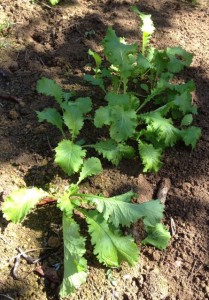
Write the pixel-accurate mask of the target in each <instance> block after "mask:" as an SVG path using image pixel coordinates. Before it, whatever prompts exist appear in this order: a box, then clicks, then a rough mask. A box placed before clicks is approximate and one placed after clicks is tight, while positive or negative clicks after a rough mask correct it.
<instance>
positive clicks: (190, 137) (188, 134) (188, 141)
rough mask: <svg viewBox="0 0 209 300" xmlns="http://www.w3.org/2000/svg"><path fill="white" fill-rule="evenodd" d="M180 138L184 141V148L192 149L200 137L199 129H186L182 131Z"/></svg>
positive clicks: (193, 127)
mask: <svg viewBox="0 0 209 300" xmlns="http://www.w3.org/2000/svg"><path fill="white" fill-rule="evenodd" d="M180 134H181V138H182V140H183V141H184V143H185V145H186V146H189V145H190V146H192V149H194V148H195V146H196V144H197V142H198V140H199V138H200V136H201V129H200V128H199V127H196V126H191V127H188V128H187V129H182V130H181V132H180Z"/></svg>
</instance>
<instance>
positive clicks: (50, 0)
mask: <svg viewBox="0 0 209 300" xmlns="http://www.w3.org/2000/svg"><path fill="white" fill-rule="evenodd" d="M49 2H50V3H51V5H56V4H58V3H59V2H60V0H49Z"/></svg>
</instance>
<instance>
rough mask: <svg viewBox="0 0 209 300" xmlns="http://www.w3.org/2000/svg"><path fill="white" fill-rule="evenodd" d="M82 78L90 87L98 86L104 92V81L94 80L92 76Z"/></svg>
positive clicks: (100, 79)
mask: <svg viewBox="0 0 209 300" xmlns="http://www.w3.org/2000/svg"><path fill="white" fill-rule="evenodd" d="M83 78H84V79H85V80H86V81H87V82H89V83H91V84H92V85H95V86H99V87H100V88H101V89H102V90H103V91H104V92H105V87H104V81H103V79H102V78H95V77H94V76H92V75H84V77H83Z"/></svg>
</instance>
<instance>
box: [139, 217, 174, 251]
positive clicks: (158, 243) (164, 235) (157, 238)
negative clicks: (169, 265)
mask: <svg viewBox="0 0 209 300" xmlns="http://www.w3.org/2000/svg"><path fill="white" fill-rule="evenodd" d="M146 231H147V233H148V236H147V237H146V238H145V239H144V240H143V241H142V244H143V245H152V246H154V247H156V248H158V249H161V250H163V249H165V248H166V247H167V246H168V243H169V241H170V238H171V235H170V233H169V231H168V230H167V229H166V227H165V226H164V225H163V224H161V223H158V224H156V225H155V226H154V227H147V229H146Z"/></svg>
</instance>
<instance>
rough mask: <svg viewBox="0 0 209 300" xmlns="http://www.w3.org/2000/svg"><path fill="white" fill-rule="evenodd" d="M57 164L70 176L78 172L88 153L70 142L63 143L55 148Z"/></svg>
mask: <svg viewBox="0 0 209 300" xmlns="http://www.w3.org/2000/svg"><path fill="white" fill-rule="evenodd" d="M55 151H56V156H55V162H56V163H57V164H58V165H59V166H60V167H61V168H62V169H63V170H64V171H65V172H66V173H67V174H68V175H69V176H70V175H72V174H73V173H75V172H78V171H79V169H80V167H81V165H82V164H83V158H84V156H85V155H86V151H85V150H82V148H81V146H79V145H76V144H74V143H73V142H71V141H69V140H63V141H61V142H60V143H59V144H58V146H57V147H56V148H55Z"/></svg>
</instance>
